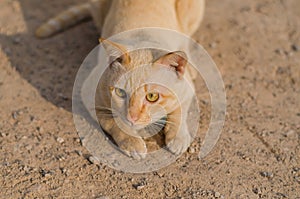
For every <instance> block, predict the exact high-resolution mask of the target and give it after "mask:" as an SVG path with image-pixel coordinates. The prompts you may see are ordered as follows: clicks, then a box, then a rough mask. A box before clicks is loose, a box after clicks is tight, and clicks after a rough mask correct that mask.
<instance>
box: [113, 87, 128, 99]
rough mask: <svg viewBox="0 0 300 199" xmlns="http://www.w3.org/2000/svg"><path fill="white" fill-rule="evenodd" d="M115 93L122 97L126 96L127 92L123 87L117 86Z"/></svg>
mask: <svg viewBox="0 0 300 199" xmlns="http://www.w3.org/2000/svg"><path fill="white" fill-rule="evenodd" d="M115 93H116V95H117V96H119V97H121V98H126V92H125V91H124V90H123V89H120V88H115Z"/></svg>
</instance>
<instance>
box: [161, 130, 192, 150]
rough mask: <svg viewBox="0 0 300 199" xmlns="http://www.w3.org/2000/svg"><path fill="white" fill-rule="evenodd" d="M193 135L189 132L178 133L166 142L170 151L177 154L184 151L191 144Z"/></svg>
mask: <svg viewBox="0 0 300 199" xmlns="http://www.w3.org/2000/svg"><path fill="white" fill-rule="evenodd" d="M190 143H191V136H190V134H189V133H178V134H177V135H176V136H175V137H174V138H173V139H171V140H169V141H167V142H166V144H167V147H168V149H169V151H171V152H172V153H174V154H175V155H179V154H182V153H184V152H185V151H186V150H187V148H188V147H189V146H190Z"/></svg>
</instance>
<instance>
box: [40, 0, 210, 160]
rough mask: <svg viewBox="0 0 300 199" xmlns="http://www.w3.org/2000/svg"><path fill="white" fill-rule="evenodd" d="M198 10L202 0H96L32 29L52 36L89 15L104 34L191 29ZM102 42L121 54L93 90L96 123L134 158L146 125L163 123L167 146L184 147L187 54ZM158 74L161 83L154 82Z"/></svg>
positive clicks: (111, 51)
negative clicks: (143, 30) (134, 30)
mask: <svg viewBox="0 0 300 199" xmlns="http://www.w3.org/2000/svg"><path fill="white" fill-rule="evenodd" d="M203 12H204V0H151V1H146V0H111V1H109V0H96V1H91V2H89V3H86V4H84V5H80V6H76V7H73V8H70V9H69V10H67V11H65V12H64V13H62V14H60V15H58V16H57V17H55V18H53V19H51V20H49V21H48V22H47V23H46V24H44V25H42V26H41V27H40V28H38V29H37V31H36V36H38V37H48V36H51V35H53V34H55V33H57V32H59V31H61V30H63V29H65V28H67V27H69V26H71V25H74V24H76V23H77V22H78V21H80V20H82V19H84V18H87V17H89V16H92V17H93V19H94V21H95V24H96V26H97V27H98V29H99V31H100V32H101V37H103V38H109V37H110V36H112V35H114V34H117V33H120V32H123V31H127V30H131V29H136V28H143V27H160V28H165V29H172V30H175V31H179V32H182V33H185V34H187V35H192V34H193V33H194V32H195V31H196V29H197V28H198V26H199V24H200V22H201V20H202V17H203ZM102 42H103V45H104V47H105V49H106V50H107V52H108V54H120V55H121V56H120V57H115V58H114V60H113V61H112V62H111V64H110V66H109V67H108V68H107V69H106V71H105V74H104V75H103V77H102V78H101V79H100V82H99V84H98V88H97V90H101V92H99V93H96V99H95V103H96V113H97V118H98V121H99V123H100V125H101V127H102V128H103V129H104V130H105V131H106V132H107V133H109V134H110V135H111V136H112V137H113V139H114V141H115V142H116V144H117V145H118V146H119V147H120V148H121V149H122V150H123V151H124V152H125V153H126V154H127V155H129V156H132V157H133V158H136V159H139V158H144V157H145V155H146V153H147V148H146V145H145V142H144V140H143V139H142V137H143V136H142V135H144V134H145V132H144V131H145V129H147V127H151V126H152V127H151V128H155V127H153V126H156V127H160V128H162V127H164V132H165V142H166V145H167V147H168V149H169V150H170V151H171V152H173V153H175V154H180V153H182V152H184V151H185V150H186V149H187V147H188V146H189V144H190V142H191V136H190V134H189V132H188V128H187V123H186V119H187V114H188V108H189V106H190V104H191V100H192V97H193V89H192V90H191V89H190V87H191V86H192V88H193V83H192V77H191V76H192V75H193V74H191V70H189V65H188V62H187V56H186V54H185V53H184V52H182V51H176V52H170V53H165V54H164V55H160V56H159V57H154V56H153V55H154V54H155V52H153V50H151V49H144V50H136V51H128V50H127V46H123V45H121V44H117V43H113V42H111V41H108V40H102ZM174 42H176V41H174ZM178 50H180V49H178ZM141 65H143V67H141ZM125 77H126V78H125ZM120 78H121V79H122V80H120ZM162 78H163V79H166V82H167V83H166V85H161V84H156V83H155V82H156V81H158V80H159V79H162ZM150 80H151V82H153V83H149V81H150ZM168 87H170V88H171V87H172V89H169V88H168ZM178 93H179V95H178ZM151 128H150V129H151ZM146 131H147V130H146ZM148 131H149V128H148ZM146 133H147V132H146Z"/></svg>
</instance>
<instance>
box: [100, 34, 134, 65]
mask: <svg viewBox="0 0 300 199" xmlns="http://www.w3.org/2000/svg"><path fill="white" fill-rule="evenodd" d="M99 42H100V43H101V44H102V45H103V47H104V49H105V50H106V52H107V54H108V56H109V59H110V60H109V63H111V62H112V61H115V60H117V61H118V62H120V63H121V64H128V63H129V62H130V56H129V54H128V50H127V48H126V47H125V46H123V45H121V44H118V43H115V42H112V41H110V40H107V39H104V38H99Z"/></svg>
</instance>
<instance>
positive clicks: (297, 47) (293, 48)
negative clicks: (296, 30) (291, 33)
mask: <svg viewBox="0 0 300 199" xmlns="http://www.w3.org/2000/svg"><path fill="white" fill-rule="evenodd" d="M292 50H293V51H295V52H298V51H300V46H299V45H297V44H293V45H292Z"/></svg>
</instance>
